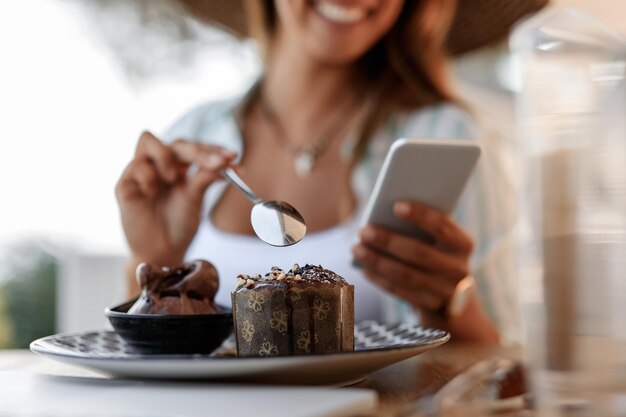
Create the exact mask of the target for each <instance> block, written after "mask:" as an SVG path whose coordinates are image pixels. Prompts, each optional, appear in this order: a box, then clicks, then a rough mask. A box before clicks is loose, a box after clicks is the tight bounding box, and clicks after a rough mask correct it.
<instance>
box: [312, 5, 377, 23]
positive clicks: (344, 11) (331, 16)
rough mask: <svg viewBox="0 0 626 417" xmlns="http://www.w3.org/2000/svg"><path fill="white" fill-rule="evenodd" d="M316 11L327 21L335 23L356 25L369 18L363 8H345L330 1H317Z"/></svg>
mask: <svg viewBox="0 0 626 417" xmlns="http://www.w3.org/2000/svg"><path fill="white" fill-rule="evenodd" d="M315 10H316V11H317V12H318V13H319V14H320V15H322V16H323V17H324V18H325V19H328V20H330V21H331V22H335V23H356V22H358V21H360V20H363V19H365V17H366V16H367V10H366V9H364V8H362V7H356V6H345V5H340V4H337V3H334V2H329V1H316V2H315Z"/></svg>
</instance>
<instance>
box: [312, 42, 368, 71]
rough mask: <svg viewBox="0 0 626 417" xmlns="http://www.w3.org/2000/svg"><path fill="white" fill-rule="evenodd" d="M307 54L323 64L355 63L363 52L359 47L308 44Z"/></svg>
mask: <svg viewBox="0 0 626 417" xmlns="http://www.w3.org/2000/svg"><path fill="white" fill-rule="evenodd" d="M306 50H307V55H309V57H310V58H311V59H313V60H314V61H316V62H318V63H320V64H324V65H339V66H341V65H351V64H353V63H355V62H356V61H357V60H358V59H359V58H360V57H361V56H362V55H363V53H364V51H362V50H360V49H358V50H357V49H354V48H350V47H349V46H348V47H345V48H344V47H341V45H339V46H338V45H337V44H335V45H334V46H332V45H321V44H319V43H318V44H315V45H310V46H309V47H308V48H306Z"/></svg>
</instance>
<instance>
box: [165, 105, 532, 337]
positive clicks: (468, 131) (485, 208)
mask: <svg viewBox="0 0 626 417" xmlns="http://www.w3.org/2000/svg"><path fill="white" fill-rule="evenodd" d="M242 100H243V98H241V97H239V98H235V99H231V100H224V101H220V102H213V103H207V104H204V105H201V106H198V107H196V108H194V109H192V110H191V111H190V112H188V113H186V114H185V115H184V116H183V117H182V118H180V119H179V120H177V121H176V122H175V123H174V124H173V125H172V126H171V127H170V129H169V130H168V131H167V132H166V134H165V135H164V138H165V140H166V141H171V140H174V139H178V138H183V139H187V140H195V141H201V142H204V143H211V144H214V145H218V146H222V147H224V148H227V149H230V150H233V151H235V152H237V153H238V154H240V155H242V154H243V152H244V149H243V140H242V137H241V129H240V127H239V126H238V123H237V119H238V118H237V112H238V110H239V108H240V105H241V104H242ZM398 138H430V139H437V138H442V139H443V138H450V139H451V138H459V139H466V140H472V141H477V142H480V144H481V147H482V150H483V152H482V154H481V158H480V160H479V162H478V166H477V168H476V170H475V172H474V174H473V176H472V178H471V180H470V182H469V184H468V187H467V189H466V191H465V193H464V194H463V196H462V197H461V200H460V201H459V204H458V206H457V209H456V210H455V212H454V214H453V217H454V218H455V220H456V221H457V222H459V223H460V224H461V226H462V227H464V228H465V230H466V231H468V232H469V233H470V235H471V236H472V237H473V239H474V242H475V251H474V253H473V256H472V259H471V271H472V274H473V276H474V278H475V280H476V284H477V289H478V291H479V296H480V299H481V301H482V303H483V305H484V306H485V309H486V311H487V313H488V314H489V316H490V317H491V318H492V320H493V321H494V323H495V324H496V326H497V327H498V329H499V331H500V335H501V339H502V341H503V342H504V343H507V342H519V340H520V338H521V337H520V320H519V316H518V304H517V298H516V293H517V291H516V281H517V280H516V270H515V269H516V264H515V258H514V254H515V250H514V249H515V248H514V239H513V229H514V227H515V223H516V210H515V195H514V189H513V186H512V181H511V178H510V175H508V171H507V169H506V167H505V166H504V164H503V161H505V160H506V153H507V149H506V147H505V146H504V144H503V143H502V142H500V141H499V140H498V138H496V137H494V136H493V135H489V134H487V132H485V131H484V130H481V129H480V127H479V125H478V123H477V122H476V120H475V119H474V118H472V117H470V116H469V114H468V113H466V112H465V111H463V110H462V109H461V108H460V107H458V106H455V105H452V104H449V103H444V104H439V105H436V106H430V107H425V108H422V109H419V110H417V111H414V112H410V113H403V114H396V115H394V116H393V117H391V118H390V119H389V120H388V121H387V122H386V123H385V124H384V125H383V126H382V127H380V128H379V130H378V132H377V133H376V135H375V137H374V138H372V140H371V141H370V142H369V145H368V148H367V149H366V152H365V155H364V158H363V159H362V161H361V162H360V163H359V165H358V166H357V167H356V169H355V170H354V172H353V181H352V183H353V188H354V191H355V194H356V196H357V200H358V206H359V210H357V213H361V210H360V209H362V208H363V206H364V205H365V203H366V201H367V198H368V197H369V194H370V193H371V190H372V188H373V186H374V183H375V181H376V177H377V175H378V172H379V170H380V168H381V166H382V163H383V160H384V158H385V156H386V154H387V151H388V149H389V147H390V146H391V144H392V143H393V141H394V140H395V139H398ZM346 143H347V148H346V152H349V148H350V143H351V141H346ZM224 188H225V184H221V185H214V186H211V187H210V188H209V191H208V192H207V198H206V201H205V211H204V214H203V217H202V222H201V225H200V229H199V232H198V234H197V236H196V238H195V239H194V242H193V243H192V244H191V246H190V248H189V250H188V253H187V257H188V258H197V257H205V258H208V259H210V260H211V261H212V262H214V263H215V264H216V266H217V267H218V270H219V271H220V275H221V276H222V278H223V279H222V282H224V277H225V276H226V277H228V276H229V275H232V276H233V277H234V276H236V275H237V274H238V273H241V272H250V273H260V272H262V271H264V270H266V269H269V267H270V266H272V265H279V262H278V261H276V260H280V259H285V260H286V261H285V262H284V264H285V266H290V265H291V264H292V263H293V262H295V261H294V259H303V256H304V255H303V253H297V252H294V251H295V248H297V247H299V248H300V249H301V250H302V251H307V250H308V251H309V252H311V251H315V252H316V256H318V258H317V259H319V258H320V257H321V258H324V254H323V253H322V252H324V251H329V250H330V251H332V253H333V254H332V255H330V254H329V256H334V257H335V259H332V258H328V260H326V261H325V262H330V264H328V263H327V264H326V265H324V266H327V267H329V268H331V269H335V271H336V272H338V273H340V274H342V273H343V274H348V275H346V276H349V277H354V276H355V274H360V272H358V270H357V271H355V270H352V269H350V270H349V271H348V268H350V267H349V266H348V265H349V264H350V246H351V245H352V244H353V243H354V241H355V239H356V233H357V232H358V228H357V227H356V225H358V223H359V222H358V220H359V219H358V215H355V217H354V219H353V221H352V222H351V223H350V224H342V225H338V226H336V229H337V230H334V231H333V230H328V231H323V232H321V233H319V236H317V238H318V242H317V243H318V244H319V246H318V247H315V248H313V247H309V248H308V249H307V246H306V245H305V242H306V240H307V239H308V238H309V237H308V236H309V235H307V238H305V240H303V241H302V242H301V243H299V244H298V245H294V246H293V247H290V248H287V249H278V250H277V249H275V248H270V247H267V245H263V244H262V243H260V242H259V241H258V240H257V239H256V238H253V237H249V236H246V237H243V236H239V235H238V236H231V235H232V234H228V233H225V232H222V231H220V230H218V229H217V228H216V227H214V226H213V225H212V224H211V222H210V216H209V215H208V213H209V212H210V210H211V208H212V207H213V206H214V204H215V203H216V201H217V200H218V199H219V197H220V196H221V193H222V192H223V191H224ZM331 236H332V239H331ZM310 239H311V242H312V243H311V244H312V245H313V244H315V239H316V237H315V236H313V237H311V238H310ZM329 242H331V243H330V244H329ZM229 245H230V246H229ZM329 245H330V246H337V247H336V248H332V247H331V248H329ZM244 250H245V251H246V253H245V257H244V259H245V260H241V261H239V263H238V264H236V265H233V262H235V261H234V260H233V259H232V257H233V251H234V252H235V253H241V252H242V251H244ZM269 251H273V252H269ZM337 254H339V256H340V257H341V259H337V256H338V255H337ZM268 256H269V259H271V260H268ZM227 257H229V259H228V260H227V259H226V258H227ZM255 257H256V258H258V259H256V264H255V259H254V258H255ZM288 259H291V263H289V260H288ZM317 259H314V260H312V262H311V263H320V262H317ZM268 262H269V263H270V264H271V265H270V264H268ZM241 263H245V265H242V264H241ZM261 264H264V265H265V266H264V267H260V266H257V265H261ZM248 265H250V267H252V266H254V267H255V268H256V269H254V270H250V269H248ZM342 268H343V269H342ZM224 272H227V273H226V275H225V274H224ZM361 275H362V274H361ZM352 281H354V279H353V280H352ZM353 283H354V284H355V287H356V289H355V293H356V295H355V298H356V302H357V303H358V302H359V299H361V300H362V302H363V304H364V305H367V306H368V307H369V308H370V311H365V310H362V311H363V312H362V314H361V313H360V310H359V309H357V313H359V314H357V317H359V316H360V318H361V319H363V318H376V319H379V320H385V321H391V322H395V321H399V320H402V321H415V320H418V318H417V317H416V316H415V315H414V313H413V310H412V309H411V308H410V306H409V305H408V304H406V303H404V302H402V301H400V300H396V299H393V298H392V297H390V296H388V295H383V294H382V292H381V291H378V290H377V289H376V288H375V287H374V286H373V285H372V284H371V283H368V282H367V281H366V280H365V279H364V278H363V277H360V278H359V279H358V280H357V282H353ZM229 284H230V282H227V283H226V284H222V285H225V286H226V287H228V285H229ZM360 288H361V290H359V289H360ZM227 290H228V288H226V289H225V290H224V291H223V293H222V294H218V301H220V300H221V301H222V302H227V301H228V293H227ZM373 305H380V308H379V309H378V310H376V311H375V312H374V313H372V310H371V306H373ZM361 308H362V309H365V307H361Z"/></svg>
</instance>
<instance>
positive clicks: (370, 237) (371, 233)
mask: <svg viewBox="0 0 626 417" xmlns="http://www.w3.org/2000/svg"><path fill="white" fill-rule="evenodd" d="M361 237H362V238H363V240H365V241H368V242H374V241H375V240H376V238H377V237H378V233H376V230H374V229H373V228H371V227H366V228H365V229H363V231H362V232H361Z"/></svg>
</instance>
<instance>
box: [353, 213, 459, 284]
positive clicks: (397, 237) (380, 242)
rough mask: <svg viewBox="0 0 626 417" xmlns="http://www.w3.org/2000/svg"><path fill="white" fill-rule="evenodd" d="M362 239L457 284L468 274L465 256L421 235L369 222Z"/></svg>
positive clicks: (380, 250)
mask: <svg viewBox="0 0 626 417" xmlns="http://www.w3.org/2000/svg"><path fill="white" fill-rule="evenodd" d="M360 237H361V241H362V242H364V243H365V244H367V245H368V246H370V247H373V248H374V249H376V250H378V251H379V252H384V253H388V254H390V255H391V256H393V257H396V258H398V259H399V260H401V261H402V262H404V263H407V264H409V265H411V266H414V267H417V268H420V269H423V270H426V271H433V272H434V271H436V272H437V274H440V275H442V276H445V277H446V278H448V279H449V280H451V281H452V282H454V283H456V282H458V281H460V280H461V279H463V278H464V277H465V276H467V274H468V273H469V272H468V268H467V262H466V260H465V258H463V259H461V258H459V257H458V256H454V255H452V254H449V253H447V252H444V251H442V250H440V249H438V248H436V247H434V246H432V245H430V244H428V243H425V242H423V241H421V240H419V239H418V238H413V237H408V236H404V235H401V234H398V233H394V232H391V231H389V230H386V229H383V228H381V227H376V226H372V225H369V226H367V227H365V228H364V229H363V230H362V231H361V234H360Z"/></svg>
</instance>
